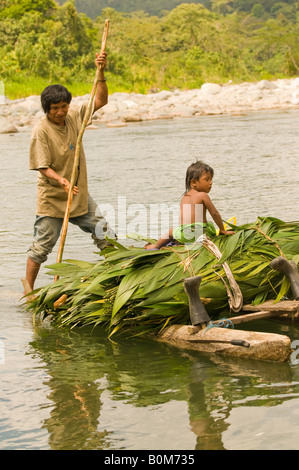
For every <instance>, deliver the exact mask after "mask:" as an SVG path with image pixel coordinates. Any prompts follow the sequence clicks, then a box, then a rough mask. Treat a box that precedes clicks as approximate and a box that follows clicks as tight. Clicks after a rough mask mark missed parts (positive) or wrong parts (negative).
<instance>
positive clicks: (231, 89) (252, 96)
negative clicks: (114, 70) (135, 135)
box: [0, 77, 299, 133]
mask: <svg viewBox="0 0 299 470" xmlns="http://www.w3.org/2000/svg"><path fill="white" fill-rule="evenodd" d="M88 97H89V95H85V96H79V97H74V98H73V102H74V103H76V104H80V103H81V102H82V101H86V100H87V99H88ZM293 108H299V77H296V78H293V79H279V80H274V81H269V80H261V81H259V82H255V83H248V82H246V83H242V84H238V85H236V84H232V83H227V84H225V85H218V84H215V83H205V84H203V85H202V86H201V88H200V89H194V90H187V91H180V90H175V91H168V90H162V91H160V92H157V93H151V94H148V95H141V94H137V93H113V94H112V95H110V96H109V103H108V104H107V105H106V106H105V107H103V108H101V109H100V110H98V111H97V112H96V113H95V114H94V115H93V122H92V125H91V126H89V128H93V127H98V126H99V125H101V124H105V125H106V126H108V127H122V126H127V125H128V123H130V122H138V121H149V120H156V119H172V118H183V117H192V116H202V115H203V116H205V115H220V114H235V115H237V114H244V113H247V112H252V111H259V110H271V109H293ZM42 115H43V111H42V110H41V106H40V97H39V96H35V95H34V96H29V97H27V98H23V99H18V100H13V101H11V100H8V99H7V98H4V99H2V103H1V101H0V133H15V132H22V131H28V130H30V128H31V127H32V126H33V125H34V124H35V123H36V122H37V121H38V120H39V119H40V118H41V116H42Z"/></svg>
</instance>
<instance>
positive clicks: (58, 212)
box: [30, 103, 88, 218]
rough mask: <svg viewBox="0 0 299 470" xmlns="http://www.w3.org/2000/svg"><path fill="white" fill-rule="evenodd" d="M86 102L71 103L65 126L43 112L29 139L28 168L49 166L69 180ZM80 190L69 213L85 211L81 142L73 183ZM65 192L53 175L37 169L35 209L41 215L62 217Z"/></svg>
mask: <svg viewBox="0 0 299 470" xmlns="http://www.w3.org/2000/svg"><path fill="white" fill-rule="evenodd" d="M86 107H87V103H84V104H82V105H81V106H80V107H78V106H74V105H72V106H70V108H69V111H68V114H67V116H66V119H65V126H59V125H56V124H53V123H51V122H50V121H49V119H48V118H47V116H44V117H43V118H42V119H41V120H40V121H39V122H38V124H37V125H36V126H35V127H34V129H33V130H32V134H31V141H30V170H39V169H42V168H52V169H53V170H54V171H55V172H56V173H57V174H58V175H60V176H62V177H63V178H66V179H67V180H68V181H70V180H71V175H72V170H73V162H74V158H75V149H76V143H77V137H78V133H79V130H80V127H81V123H82V121H83V118H84V114H85V110H86ZM75 185H76V186H78V189H79V194H77V195H75V196H74V197H73V200H72V205H71V212H70V217H78V216H80V215H83V214H86V213H87V212H88V187H87V169H86V160H85V154H84V150H83V146H82V145H81V149H80V158H79V170H78V178H77V182H76V183H75ZM67 199H68V195H67V193H66V192H65V191H64V189H63V188H62V187H61V186H60V184H59V183H58V182H57V181H55V180H53V179H52V178H47V177H46V176H44V175H42V173H41V172H39V173H38V179H37V209H36V214H37V215H40V216H49V217H59V218H63V217H64V213H65V209H66V202H67Z"/></svg>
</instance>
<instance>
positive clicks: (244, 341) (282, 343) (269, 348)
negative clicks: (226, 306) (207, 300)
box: [156, 269, 299, 362]
mask: <svg viewBox="0 0 299 470" xmlns="http://www.w3.org/2000/svg"><path fill="white" fill-rule="evenodd" d="M296 271H297V269H296ZM295 274H296V279H295V281H294V279H292V291H293V294H294V297H295V300H282V301H280V302H274V301H267V302H264V303H263V304H260V305H255V306H254V305H242V306H240V312H241V314H239V315H237V316H235V317H229V318H227V319H225V320H223V319H222V320H217V321H211V319H210V317H209V315H208V314H207V312H206V310H205V307H204V305H203V304H202V302H201V300H200V297H199V291H198V288H199V284H200V282H201V277H200V276H195V277H192V278H187V279H185V280H184V287H185V292H186V293H187V295H188V298H189V311H190V320H191V325H190V326H188V325H173V326H169V327H167V328H165V329H164V330H162V331H161V332H160V333H159V334H158V335H157V338H156V339H157V340H158V341H163V342H166V343H169V344H172V345H174V346H177V347H180V348H182V349H189V350H195V351H200V352H203V353H208V354H212V353H213V354H221V355H224V356H233V357H244V358H249V359H259V360H264V361H273V362H286V361H287V360H288V359H289V358H290V355H291V353H292V347H291V340H290V338H289V337H288V336H286V335H281V334H274V333H264V332H263V333H261V332H257V331H243V330H238V329H235V328H234V325H238V324H239V325H240V324H242V323H245V322H249V321H255V320H260V319H264V318H269V319H273V318H278V317H279V318H282V319H283V320H286V319H287V320H289V321H293V322H298V321H299V296H298V292H299V291H298V286H299V282H298V274H297V273H295ZM240 312H239V313H240ZM228 326H231V327H232V328H228Z"/></svg>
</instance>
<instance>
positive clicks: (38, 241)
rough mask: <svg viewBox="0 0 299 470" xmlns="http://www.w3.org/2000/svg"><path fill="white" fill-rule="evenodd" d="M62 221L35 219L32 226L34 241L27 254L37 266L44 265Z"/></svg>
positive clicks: (50, 218) (43, 218)
mask: <svg viewBox="0 0 299 470" xmlns="http://www.w3.org/2000/svg"><path fill="white" fill-rule="evenodd" d="M61 225H62V220H60V219H55V218H54V217H37V219H36V222H35V224H34V240H33V243H32V244H31V246H30V247H29V250H28V252H27V254H28V256H29V257H30V258H31V259H32V260H33V261H35V262H36V263H38V264H42V263H44V262H45V261H46V260H47V258H48V255H49V254H50V253H51V252H52V250H53V247H54V245H55V244H56V242H57V240H58V238H59V234H60V229H61Z"/></svg>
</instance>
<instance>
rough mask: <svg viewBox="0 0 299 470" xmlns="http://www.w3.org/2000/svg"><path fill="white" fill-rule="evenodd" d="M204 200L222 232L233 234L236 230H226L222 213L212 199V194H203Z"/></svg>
mask: <svg viewBox="0 0 299 470" xmlns="http://www.w3.org/2000/svg"><path fill="white" fill-rule="evenodd" d="M202 202H203V203H204V205H205V207H206V209H207V210H208V212H209V213H210V214H211V217H212V218H213V220H214V222H215V223H216V224H217V225H218V227H219V230H220V233H222V234H224V235H233V234H234V233H235V232H233V231H232V230H225V228H224V225H223V222H222V219H221V215H220V214H219V212H218V211H217V209H216V207H215V206H214V204H213V203H212V201H211V198H210V196H209V195H208V194H207V193H205V194H204V195H203V196H202Z"/></svg>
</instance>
